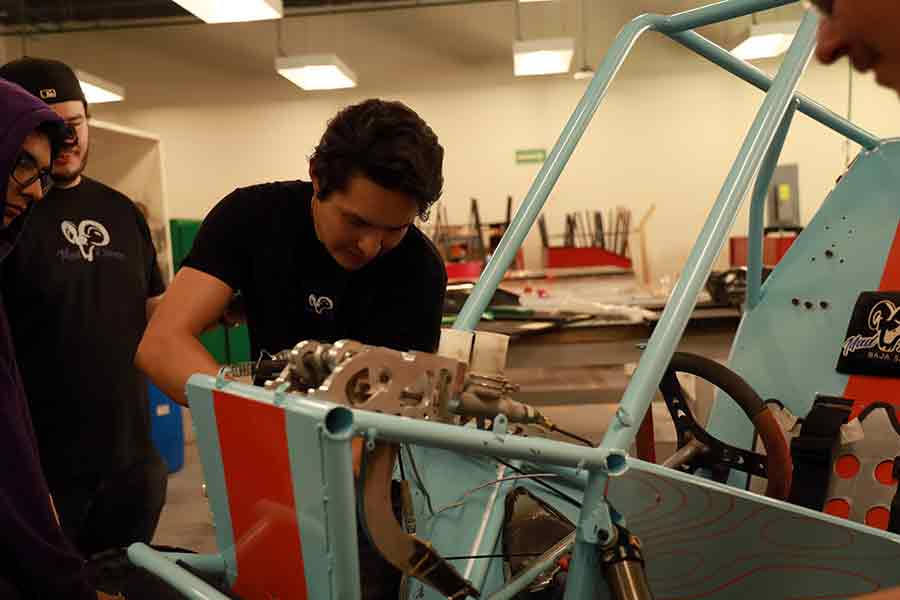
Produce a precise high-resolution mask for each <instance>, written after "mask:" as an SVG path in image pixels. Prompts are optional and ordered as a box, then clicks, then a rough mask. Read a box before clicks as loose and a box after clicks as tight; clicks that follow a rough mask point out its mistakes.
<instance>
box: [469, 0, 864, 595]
mask: <svg viewBox="0 0 900 600" xmlns="http://www.w3.org/2000/svg"><path fill="white" fill-rule="evenodd" d="M796 1H797V0H725V1H723V2H719V3H716V4H712V5H709V6H706V7H702V8H698V9H695V10H691V11H686V12H683V13H679V14H676V15H672V16H660V15H643V16H641V17H638V18H636V19H635V20H633V21H632V22H631V23H629V24H628V25H626V26H625V28H624V29H623V30H622V31H621V32H620V33H619V35H618V37H617V38H616V40H615V41H614V43H613V46H612V48H611V49H610V51H609V52H608V53H607V55H606V57H605V59H604V60H603V62H602V63H601V65H600V67H599V68H598V70H597V73H596V75H595V76H594V78H593V80H592V81H591V83H590V85H589V86H588V88H587V90H586V91H585V93H584V96H583V97H582V99H581V101H580V102H579V103H578V105H577V107H576V109H575V111H574V113H573V114H572V116H571V117H570V118H569V120H568V122H567V123H566V125H565V127H564V128H563V131H562V134H561V135H560V137H559V139H558V140H557V142H556V144H555V145H554V147H553V149H552V150H551V152H550V154H549V156H548V157H547V160H546V161H545V162H544V164H543V166H542V167H541V170H540V171H539V173H538V175H537V177H536V179H535V181H534V182H533V184H532V186H531V188H530V190H529V192H528V194H527V195H526V197H525V200H524V202H523V204H522V206H521V207H520V208H519V210H518V211H517V212H516V215H515V217H514V218H513V220H512V222H511V223H510V227H509V228H508V230H507V232H506V234H505V235H504V236H503V239H502V240H501V242H500V244H499V246H498V248H497V250H496V251H495V252H494V254H493V256H492V257H491V260H490V261H489V262H488V264H487V266H486V267H485V270H484V273H483V274H482V276H481V278H480V279H479V281H478V284H477V285H476V286H475V288H474V289H473V291H472V294H471V296H470V297H469V299H468V301H467V302H466V304H465V306H464V307H463V309H462V310H461V311H460V314H459V317H458V318H457V320H456V323H455V324H454V327H455V328H456V329H460V330H465V331H472V330H474V329H475V327H476V326H477V325H478V323H479V321H480V320H481V315H482V314H483V312H484V310H485V308H486V307H487V304H488V302H489V301H490V298H491V297H492V296H493V294H494V292H495V291H496V289H497V287H498V286H499V284H500V281H501V280H502V278H503V275H504V273H505V272H506V270H507V269H508V268H509V266H510V264H511V263H512V260H513V258H514V256H515V255H516V253H517V251H518V249H519V248H520V247H521V245H522V243H523V242H524V240H525V237H526V236H527V234H528V232H529V230H530V229H531V227H532V226H533V225H534V222H535V220H536V219H537V217H538V215H539V214H540V211H541V209H542V208H543V206H544V203H545V202H546V200H547V198H548V197H549V195H550V193H551V191H552V189H553V187H554V185H555V184H556V181H557V180H558V179H559V176H560V175H561V174H562V171H563V169H564V168H565V165H566V163H567V162H568V160H569V158H570V157H571V155H572V152H573V151H574V150H575V147H576V145H577V144H578V141H579V140H580V139H581V136H582V135H583V134H584V131H585V130H586V128H587V125H588V124H589V122H590V120H591V118H592V117H593V114H594V112H595V111H596V110H597V108H598V106H599V104H600V102H601V101H602V100H603V98H604V97H605V95H606V93H607V92H608V90H609V87H610V85H611V83H612V80H613V78H614V77H615V75H616V74H617V72H618V71H619V69H620V68H621V66H622V64H623V62H624V61H625V58H626V57H627V56H628V54H629V53H630V51H631V49H632V48H633V46H634V44H635V43H636V41H637V39H638V38H639V37H640V36H641V35H643V34H644V33H645V32H646V31H649V30H654V31H658V32H660V33H663V34H665V35H667V36H668V37H670V38H671V39H673V40H675V41H677V42H679V43H680V44H682V45H683V46H685V47H687V48H689V49H691V50H693V51H695V52H696V53H698V54H700V55H701V56H703V57H704V58H706V59H708V60H710V61H711V62H713V63H715V64H717V65H719V66H721V67H722V68H724V69H725V70H727V71H729V72H731V73H733V74H734V75H737V76H738V77H740V78H741V79H743V80H745V81H747V82H748V83H750V84H752V85H754V86H756V87H758V88H760V89H762V90H765V91H766V92H767V94H766V98H765V100H764V102H763V105H762V107H761V108H760V110H759V113H758V114H757V116H756V118H755V120H754V122H753V124H752V126H751V128H750V131H749V133H748V134H747V136H746V138H745V140H744V143H743V145H742V146H741V149H740V152H739V154H738V156H737V158H736V159H735V161H734V163H733V165H732V168H731V171H730V172H729V174H728V177H727V178H726V180H725V184H724V185H723V187H722V189H721V191H720V193H719V196H718V198H717V200H716V202H715V204H714V206H713V208H712V210H711V212H710V215H709V217H708V219H707V221H706V223H705V225H704V227H703V229H702V231H701V233H700V235H699V236H698V240H697V242H696V244H695V246H694V248H693V250H692V252H691V254H690V256H689V258H688V260H687V264H686V266H685V267H684V269H683V271H682V273H681V276H680V278H679V280H678V283H677V285H676V286H675V289H674V290H673V292H672V294H671V296H670V301H669V303H668V304H667V306H666V308H665V310H664V311H663V314H662V316H661V318H660V321H659V323H658V324H657V326H656V328H655V329H654V332H653V335H652V336H651V338H650V341H649V343H648V345H647V348H646V350H645V351H644V354H643V357H642V359H641V361H640V363H639V365H638V368H637V370H636V371H635V373H634V376H633V377H632V380H631V382H630V384H629V386H628V388H627V389H626V391H625V394H624V396H623V398H622V401H621V403H620V406H619V409H618V410H617V412H616V415H615V418H614V419H613V422H612V423H611V425H610V427H609V429H608V431H607V432H606V435H605V436H604V439H603V442H602V444H601V448H606V449H622V450H624V449H627V448H629V447H630V446H631V444H632V442H633V441H634V438H635V436H636V434H637V430H638V428H639V427H640V424H641V422H642V420H643V418H644V415H645V413H646V411H647V409H648V408H649V406H650V402H651V401H652V399H653V396H654V394H655V392H656V388H657V387H658V385H659V382H660V380H661V379H662V376H663V373H664V372H665V369H666V367H667V366H668V364H669V361H670V360H671V358H672V354H673V353H674V351H675V348H676V346H677V344H678V341H679V340H680V338H681V336H682V334H683V333H684V330H685V328H686V326H687V323H688V320H689V319H690V316H691V313H692V312H693V310H694V308H695V305H696V298H697V295H698V293H699V292H700V290H701V289H702V287H703V285H704V284H705V282H706V280H707V278H708V277H709V274H710V272H711V270H712V266H713V263H714V261H715V259H716V258H717V256H718V254H719V252H720V251H721V250H722V247H723V246H724V243H725V239H726V236H727V235H728V233H729V231H730V229H731V227H732V225H733V223H734V219H735V217H736V215H737V212H738V210H739V208H740V206H741V203H742V201H743V199H744V197H745V196H746V195H747V193H748V191H749V189H750V186H751V184H752V183H753V181H754V178H756V186H755V190H754V193H753V206H752V210H751V227H750V229H751V231H750V235H749V237H750V240H752V241H751V246H750V256H749V275H748V279H749V281H750V283H749V286H750V290H749V295H748V302H750V303H751V304H750V305H751V306H755V305H756V303H758V301H759V299H760V280H761V273H762V234H763V219H762V214H763V210H764V205H765V194H766V190H767V189H768V185H769V183H770V181H771V177H772V173H773V171H774V168H775V166H776V164H777V162H778V157H779V156H780V153H781V149H782V147H783V145H784V140H785V138H786V136H787V133H788V130H789V129H790V125H791V122H792V119H793V115H794V113H795V112H796V111H797V110H799V111H800V112H802V113H804V114H806V115H807V116H809V117H811V118H813V119H815V120H816V121H819V122H820V123H822V124H823V125H825V126H826V127H829V128H831V129H833V130H834V131H836V132H837V133H839V134H841V135H843V136H845V137H847V138H849V139H851V140H853V141H854V142H856V143H858V144H860V145H861V146H862V147H863V148H864V149H866V150H872V149H875V148H877V147H878V146H879V144H880V143H881V140H880V139H879V138H877V137H876V136H874V135H872V134H870V133H868V132H866V131H864V130H863V129H861V128H859V127H857V126H856V125H854V124H853V123H850V122H849V121H848V120H846V119H844V118H842V117H840V116H839V115H837V114H835V113H834V112H832V111H830V110H828V109H827V108H825V107H823V106H821V105H820V104H818V103H816V102H814V101H812V100H810V99H808V98H806V97H804V96H802V95H800V94H798V93H797V91H796V90H797V84H798V82H799V80H800V77H801V76H802V74H803V72H804V71H805V69H806V66H807V64H808V62H809V59H810V56H811V55H812V51H813V48H814V45H815V35H816V27H817V25H818V20H819V17H818V14H817V13H816V12H815V11H814V10H810V11H807V13H806V14H805V16H804V17H803V20H802V22H801V24H800V27H799V29H798V31H797V34H796V36H795V38H794V41H793V43H792V44H791V47H790V49H789V50H788V53H787V55H786V57H785V60H784V62H783V64H782V66H781V68H780V70H779V72H778V74H777V75H776V77H775V78H774V79H771V78H769V77H768V76H767V75H765V74H764V73H763V72H761V71H760V70H758V69H756V68H755V67H753V66H751V65H750V64H748V63H746V62H745V61H742V60H740V59H738V58H736V57H734V56H733V55H732V54H730V53H729V52H727V51H726V50H724V49H723V48H721V47H719V46H717V45H716V44H714V43H712V42H710V41H709V40H707V39H705V38H704V37H703V36H701V35H699V34H697V33H696V32H694V31H690V30H691V29H694V28H698V27H702V26H706V25H711V24H714V23H718V22H721V21H725V20H728V19H732V18H735V17H740V16H744V15H748V14H751V13H754V12H758V11H762V10H767V9H771V8H775V7H778V6H784V5H788V4H793V3H795V2H796ZM588 473H589V475H588V480H587V484H586V486H585V495H584V499H583V502H584V503H583V508H582V511H581V514H580V517H579V521H578V527H577V533H576V541H575V552H574V555H573V558H572V563H571V571H570V576H569V578H568V580H567V587H566V595H565V597H566V600H577V599H581V598H587V597H593V595H594V594H596V593H597V590H598V589H602V588H601V587H600V586H598V583H599V582H598V579H597V578H598V576H597V574H596V566H595V565H596V564H597V545H598V543H602V541H603V540H604V539H606V537H607V536H608V535H610V532H611V530H612V527H613V521H614V519H613V513H612V511H611V510H610V507H609V506H608V505H607V504H606V502H605V498H604V490H605V488H606V483H607V480H608V476H609V473H607V472H605V471H604V470H603V469H596V468H588Z"/></svg>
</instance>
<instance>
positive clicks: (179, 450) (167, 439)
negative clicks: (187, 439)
mask: <svg viewBox="0 0 900 600" xmlns="http://www.w3.org/2000/svg"><path fill="white" fill-rule="evenodd" d="M148 390H149V393H148V396H149V399H150V438H151V439H152V440H153V444H154V445H155V446H156V449H157V451H158V452H159V454H160V455H161V456H162V457H163V460H165V461H166V464H167V465H168V467H169V473H174V472H176V471H179V470H181V468H182V467H183V466H184V428H183V425H182V422H181V407H180V406H179V405H178V404H176V403H175V402H172V401H171V400H169V399H168V398H167V397H166V396H165V394H163V393H162V391H161V390H160V389H159V388H158V387H156V386H155V385H153V384H152V383H150V384H148Z"/></svg>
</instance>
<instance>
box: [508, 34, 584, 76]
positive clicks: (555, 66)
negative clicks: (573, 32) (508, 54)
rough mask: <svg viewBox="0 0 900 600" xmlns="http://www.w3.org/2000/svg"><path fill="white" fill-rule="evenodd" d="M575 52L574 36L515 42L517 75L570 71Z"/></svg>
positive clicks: (514, 53)
mask: <svg viewBox="0 0 900 600" xmlns="http://www.w3.org/2000/svg"><path fill="white" fill-rule="evenodd" d="M574 54H575V40H574V39H573V38H548V39H543V40H529V41H527V42H514V43H513V71H514V72H515V74H516V76H517V77H519V76H523V75H552V74H553V73H568V72H569V67H570V66H571V64H572V56H573V55H574Z"/></svg>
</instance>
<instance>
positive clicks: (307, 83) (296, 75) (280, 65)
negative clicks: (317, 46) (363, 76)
mask: <svg viewBox="0 0 900 600" xmlns="http://www.w3.org/2000/svg"><path fill="white" fill-rule="evenodd" d="M275 69H276V70H277V71H278V74H279V75H281V76H282V77H284V78H285V79H287V80H288V81H290V82H291V83H293V84H294V85H297V86H299V87H301V88H303V89H304V90H339V89H344V88H352V87H356V74H355V73H354V72H353V71H352V70H351V69H350V67H348V66H347V65H345V64H344V63H343V61H341V59H340V58H338V57H337V55H335V54H301V55H298V56H279V57H278V58H276V59H275Z"/></svg>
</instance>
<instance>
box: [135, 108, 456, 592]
mask: <svg viewBox="0 0 900 600" xmlns="http://www.w3.org/2000/svg"><path fill="white" fill-rule="evenodd" d="M443 155H444V150H443V148H442V147H441V146H440V144H439V143H438V139H437V136H435V134H434V132H432V130H431V129H430V128H429V127H428V125H427V124H426V123H425V122H424V121H423V120H422V119H421V118H420V117H419V116H418V115H417V114H416V113H414V112H413V111H412V110H410V109H409V108H408V107H406V106H404V105H403V104H400V103H399V102H383V101H380V100H367V101H366V102H363V103H361V104H358V105H354V106H350V107H348V108H345V109H344V110H342V111H341V112H340V113H338V115H337V116H336V117H335V118H334V119H332V120H331V121H330V122H329V124H328V127H327V129H326V131H325V133H324V135H323V136H322V139H321V141H320V142H319V145H318V146H317V147H316V149H315V152H314V154H313V156H312V157H311V158H310V169H309V170H310V175H311V179H312V182H310V183H307V182H303V181H284V182H278V183H269V184H263V185H256V186H252V187H248V188H242V189H238V190H236V191H234V192H233V193H231V194H229V195H228V196H227V197H226V198H225V199H224V200H222V201H221V202H219V204H218V205H216V207H215V208H213V210H212V211H211V212H210V213H209V215H208V216H207V217H206V219H205V220H204V222H203V225H202V226H201V228H200V231H199V233H198V234H197V238H196V240H195V241H194V246H193V248H192V249H191V252H190V255H189V256H188V258H187V259H186V260H185V262H184V263H183V265H182V268H181V270H179V271H178V274H177V276H176V277H175V281H174V282H173V283H172V286H171V287H170V288H169V290H168V291H167V292H166V298H165V300H164V301H163V303H162V304H161V305H160V307H159V309H158V310H157V312H156V314H155V315H154V316H153V320H152V321H151V323H150V325H149V327H148V328H147V332H146V333H145V334H144V339H143V340H142V341H141V345H140V347H139V348H138V354H137V362H138V365H139V366H140V367H141V368H142V369H144V371H146V372H147V374H148V375H150V377H151V378H152V379H153V380H154V381H155V382H156V383H157V385H159V386H160V387H161V388H162V389H163V390H164V391H165V392H166V393H167V394H168V395H169V396H170V397H172V398H176V399H178V400H179V401H180V402H182V403H184V402H185V401H186V400H185V393H184V389H185V384H186V382H187V380H188V378H189V377H190V376H191V375H192V374H194V373H208V374H215V373H216V372H217V371H218V369H219V365H218V364H216V361H215V360H214V359H213V358H212V356H210V355H209V353H208V352H206V350H205V349H204V348H203V346H202V345H201V344H200V342H199V341H198V339H197V338H198V336H199V335H200V333H201V332H202V331H204V330H205V329H206V328H207V327H209V326H210V325H212V324H214V323H216V322H217V321H219V319H221V317H222V315H223V313H224V312H225V310H226V307H227V306H228V304H229V301H230V300H231V298H232V295H233V294H234V293H235V292H240V294H241V296H242V297H243V302H244V306H245V311H246V319H247V324H248V326H249V329H250V344H251V350H252V352H253V355H254V356H259V355H260V353H263V352H269V353H276V352H279V351H281V350H285V349H289V348H293V346H294V345H295V344H297V342H300V341H301V340H304V339H316V340H319V341H321V342H334V341H337V340H339V339H343V338H352V339H355V340H359V341H362V342H364V343H367V344H373V345H380V346H388V347H391V348H395V349H398V350H421V351H434V350H436V349H437V344H438V341H439V336H440V325H441V313H442V309H443V298H444V292H445V288H446V284H447V276H446V271H445V270H444V265H443V262H442V261H441V258H440V256H439V255H438V253H437V251H436V249H435V248H434V246H433V245H432V244H431V242H430V241H429V240H428V239H427V238H426V237H425V235H424V234H422V232H421V231H419V230H418V229H417V228H416V227H415V226H414V225H413V220H414V219H415V217H416V215H421V216H424V215H425V214H426V212H427V211H428V208H429V207H430V206H431V204H432V203H433V202H434V201H435V200H437V199H438V197H439V196H440V193H441V187H442V185H443V175H442V162H443ZM248 426H250V425H248ZM361 448H362V445H361V444H360V443H358V440H354V448H353V451H354V461H355V463H356V464H357V465H358V461H359V456H360V453H361ZM360 566H361V568H360V572H361V578H362V583H363V585H362V589H363V594H364V595H363V597H364V598H367V599H368V598H373V599H374V598H396V597H397V589H398V584H399V572H398V571H397V570H396V569H394V568H393V567H391V565H389V564H388V563H386V562H385V561H384V560H383V559H382V558H381V557H380V556H379V555H378V554H377V552H376V551H375V549H374V548H373V547H372V546H371V545H370V544H369V543H368V541H367V537H366V536H365V535H362V534H361V535H360Z"/></svg>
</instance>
